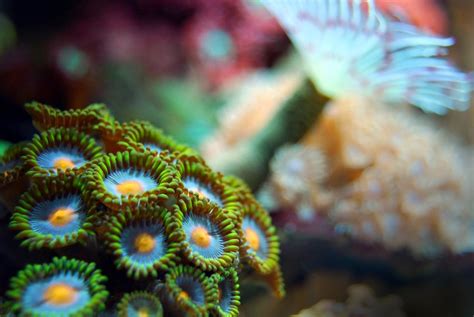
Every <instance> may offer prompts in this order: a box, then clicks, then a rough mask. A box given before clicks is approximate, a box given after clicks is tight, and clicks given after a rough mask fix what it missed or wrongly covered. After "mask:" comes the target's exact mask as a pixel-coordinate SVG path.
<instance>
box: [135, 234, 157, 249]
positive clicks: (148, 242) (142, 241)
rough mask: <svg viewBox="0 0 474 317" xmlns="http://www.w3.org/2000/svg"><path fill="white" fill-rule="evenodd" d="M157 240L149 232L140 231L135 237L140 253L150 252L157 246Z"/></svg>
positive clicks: (136, 246) (136, 247)
mask: <svg viewBox="0 0 474 317" xmlns="http://www.w3.org/2000/svg"><path fill="white" fill-rule="evenodd" d="M155 244H156V241H155V239H154V238H153V237H152V236H151V235H150V234H148V233H140V234H139V235H138V236H137V237H136V238H135V249H136V250H137V251H138V252H140V253H150V252H151V251H153V249H154V248H155Z"/></svg>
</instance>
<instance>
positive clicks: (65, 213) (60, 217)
mask: <svg viewBox="0 0 474 317" xmlns="http://www.w3.org/2000/svg"><path fill="white" fill-rule="evenodd" d="M77 217H78V216H77V214H76V213H75V211H74V209H72V208H71V207H60V208H58V209H56V210H55V211H53V212H52V213H51V214H50V215H49V216H48V221H49V222H50V223H51V225H52V226H54V227H63V226H65V225H68V224H70V223H71V222H72V221H74V220H75V219H77Z"/></svg>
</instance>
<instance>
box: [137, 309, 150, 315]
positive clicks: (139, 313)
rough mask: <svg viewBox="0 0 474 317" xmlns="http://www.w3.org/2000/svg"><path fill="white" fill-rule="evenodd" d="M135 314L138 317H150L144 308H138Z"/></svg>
mask: <svg viewBox="0 0 474 317" xmlns="http://www.w3.org/2000/svg"><path fill="white" fill-rule="evenodd" d="M137 313H138V317H148V316H150V314H149V313H148V309H147V308H146V307H140V308H139V309H138V312H137Z"/></svg>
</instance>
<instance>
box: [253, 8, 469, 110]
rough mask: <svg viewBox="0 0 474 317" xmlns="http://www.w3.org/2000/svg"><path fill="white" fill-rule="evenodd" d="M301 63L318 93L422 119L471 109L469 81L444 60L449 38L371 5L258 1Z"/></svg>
mask: <svg viewBox="0 0 474 317" xmlns="http://www.w3.org/2000/svg"><path fill="white" fill-rule="evenodd" d="M261 2H262V4H263V5H264V6H265V7H266V8H267V9H268V10H269V11H270V12H271V13H272V14H273V15H274V16H275V17H276V18H277V20H278V21H279V22H280V24H281V25H282V27H283V28H284V29H285V30H286V32H287V34H288V36H289V38H290V39H291V41H292V42H293V44H294V45H295V47H296V49H297V50H298V51H299V53H300V55H301V56H302V58H303V61H304V63H305V67H306V69H307V72H308V75H309V77H310V78H311V79H312V81H313V82H314V84H315V86H316V87H317V88H318V90H319V91H320V92H321V93H323V94H325V95H327V96H329V97H331V98H336V97H338V96H341V95H345V94H349V93H357V94H365V95H368V96H372V97H377V98H381V99H382V100H383V101H384V102H387V103H391V104H400V103H410V104H412V105H415V106H417V107H419V108H421V109H423V110H424V111H426V112H433V113H437V114H444V113H446V112H447V111H448V109H452V110H466V109H467V108H469V103H470V97H471V92H472V90H473V89H474V85H473V80H472V79H473V77H472V74H466V73H464V72H462V71H459V70H458V69H457V68H456V67H455V66H453V65H452V64H451V63H450V62H449V61H448V60H447V59H446V57H445V55H446V54H447V48H448V47H449V46H451V45H453V44H454V40H453V39H452V38H442V37H438V36H434V35H430V34H426V33H424V32H423V31H421V30H419V29H418V28H416V27H415V26H413V25H410V24H408V23H405V22H398V21H393V20H391V19H389V18H387V17H385V16H384V15H383V14H382V13H381V12H379V11H378V10H377V9H376V7H375V4H374V3H373V0H366V1H361V0H261Z"/></svg>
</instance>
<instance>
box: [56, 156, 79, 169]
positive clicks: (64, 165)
mask: <svg viewBox="0 0 474 317" xmlns="http://www.w3.org/2000/svg"><path fill="white" fill-rule="evenodd" d="M74 166H76V164H74V162H73V161H72V160H71V159H70V158H68V157H59V158H57V159H56V160H54V163H53V167H54V168H56V169H60V170H65V169H68V168H74Z"/></svg>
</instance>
